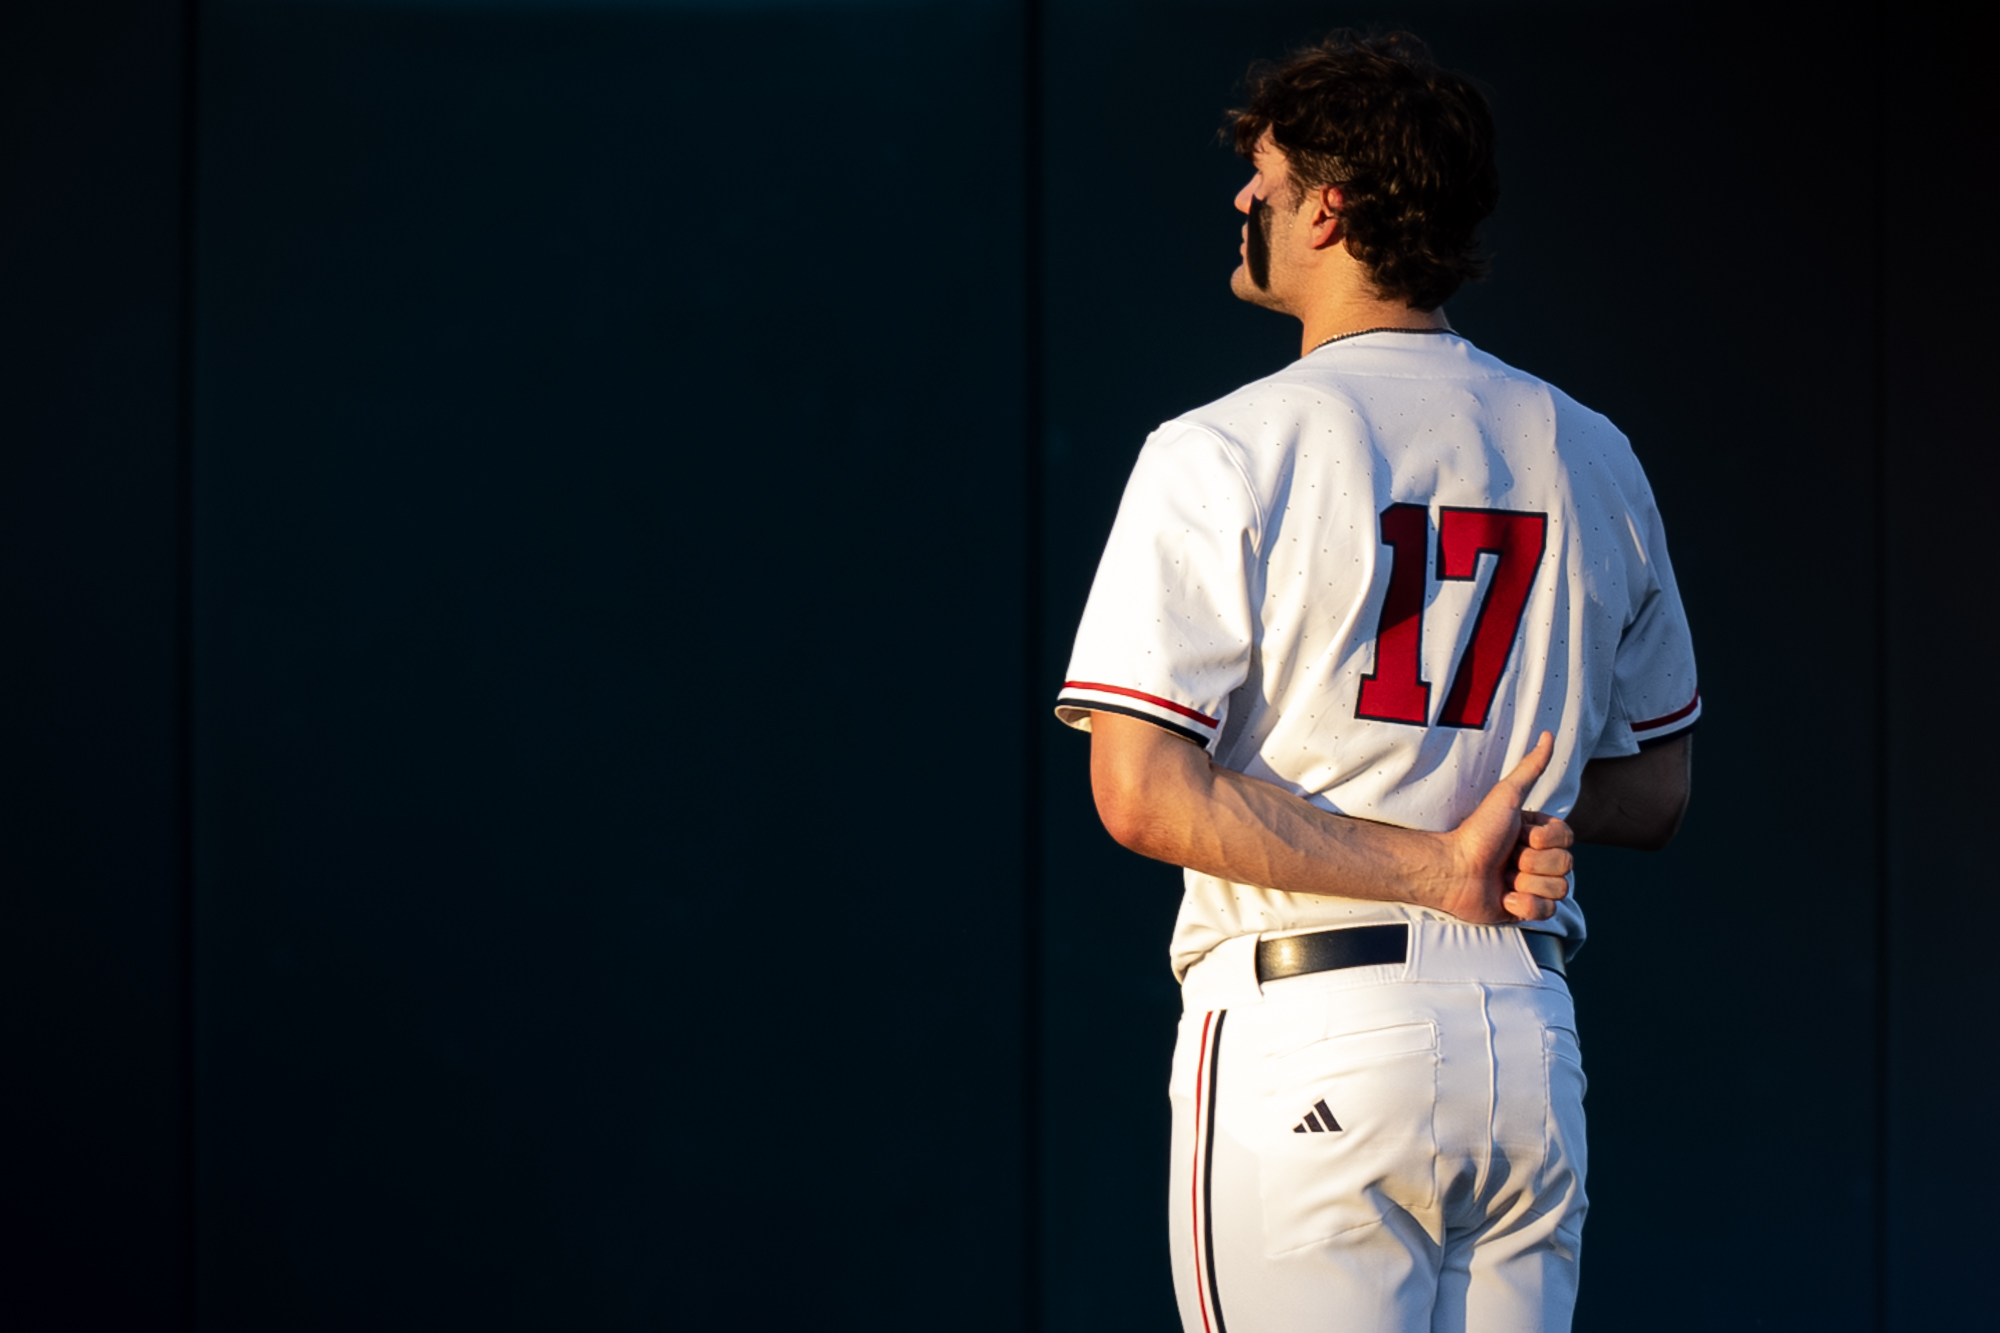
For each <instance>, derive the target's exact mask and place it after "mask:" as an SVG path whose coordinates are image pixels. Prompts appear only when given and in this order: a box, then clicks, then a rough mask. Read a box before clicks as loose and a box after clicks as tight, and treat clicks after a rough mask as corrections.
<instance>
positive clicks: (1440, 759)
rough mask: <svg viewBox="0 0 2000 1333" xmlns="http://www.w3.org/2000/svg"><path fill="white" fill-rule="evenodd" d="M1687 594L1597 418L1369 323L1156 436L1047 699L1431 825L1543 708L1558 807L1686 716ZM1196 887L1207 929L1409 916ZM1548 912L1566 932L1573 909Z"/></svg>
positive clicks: (1627, 467) (1445, 341)
mask: <svg viewBox="0 0 2000 1333" xmlns="http://www.w3.org/2000/svg"><path fill="white" fill-rule="evenodd" d="M1680 615H1681V612H1680V606H1679V599H1678V596H1677V595H1676V594H1675V592H1674V589H1673V579H1672V573H1671V570H1670V569H1669V567H1668V565H1667V561H1666V553H1665V545H1664V539H1663V537H1662V535H1661V530H1660V525H1659V519H1658V515H1657V513H1656V512H1655V509H1654V506H1653V500H1652V495H1651V491H1650V489H1649V488H1648V487H1647V485H1646V481H1645V476H1644V474H1643V472H1642V471H1641V469H1640V467H1639V465H1638V463H1637V460H1636V459H1635V458H1634V457H1633V455H1632V452H1631V449H1630V447H1629V446H1628V444H1627V443H1626V441H1625V439H1624V437H1623V436H1622V435H1621V434H1619V432H1618V431H1617V430H1616V429H1615V428H1614V427H1612V426H1611V424H1610V423H1609V422H1607V421H1606V420H1605V419H1604V418H1603V417H1601V416H1599V415H1598V414H1596V413H1594V412H1591V411H1589V410H1588V409H1586V408H1583V407H1581V406H1580V405H1578V404H1577V403H1575V402H1574V401H1573V400H1571V399H1569V398H1568V397H1567V396H1566V395H1564V394H1562V393H1560V392H1559V391H1556V390H1554V389H1552V388H1551V387H1550V386H1548V385H1546V384H1544V383H1543V382H1541V381H1540V380H1537V379H1535V378H1534V377H1532V376H1529V375H1526V374H1523V373H1522V372H1519V371H1517V370H1514V369H1513V368H1511V367H1509V366H1506V365H1505V364H1503V363H1501V362H1499V361H1497V360H1496V359H1494V358H1492V357H1489V356H1486V355H1485V354H1484V353H1481V352H1479V351H1478V350H1477V349H1476V348H1474V347H1473V346H1472V345H1471V344H1470V343H1468V342H1467V341H1465V340H1464V339H1463V338H1460V337H1458V336H1457V335H1455V334H1450V333H1438V334H1425V333H1413V332H1377V333H1369V334H1363V335H1358V336H1355V337H1352V338H1348V339H1343V340H1340V341H1337V342H1335V343H1332V344H1330V345H1327V346H1325V347H1322V348H1320V349H1318V350H1316V351H1314V352H1313V353H1312V354H1310V355H1308V356H1306V357H1304V358H1302V359H1301V360H1299V361H1298V362H1296V363H1294V364H1293V365H1291V366H1289V367H1287V368H1286V369H1285V370H1283V371H1281V372H1279V373H1278V374H1276V375H1273V376H1270V377H1268V378H1266V379H1264V380H1260V381H1258V382H1256V383H1254V384H1251V385H1248V386H1246V387H1245V388H1243V389H1241V390H1239V391H1237V392H1236V393H1233V394H1231V395H1229V396H1228V397H1225V398H1223V399H1221V400H1219V401H1217V402H1215V403H1213V404H1210V405H1209V406H1207V407H1204V408H1201V409H1198V410H1196V411H1193V412H1190V413H1187V414H1185V415H1184V416H1182V417H1180V418H1178V419H1176V420H1175V421H1172V422H1168V423H1166V424H1165V425H1164V426H1162V427H1161V428H1160V429H1159V430H1158V431H1156V432H1155V433H1154V435H1153V436H1152V438H1151V439H1149V441H1148V442H1147V445H1146V448H1145V450H1144V451H1143V452H1142V454H1141V457H1140V460H1139V462H1138V464H1137V466H1136V467H1135V469H1134V472H1133V477H1132V481H1131V483H1130V485H1129V486H1128V489H1127V493H1126V496H1125V500H1124V502H1123V504H1122V505H1121V508H1120V513H1119V518H1118V522H1117V525H1116V527H1115V528H1114V531H1113V535H1112V538H1111V542H1110V545H1109V546H1108V547H1107V551H1106V556H1105V561H1104V565H1103V567H1102V568H1101V570H1100V573H1099V577H1098V582H1097V585H1096V586H1095V587H1094V588H1093V590H1092V594H1091V603H1090V606H1089V608H1088V609H1087V610H1086V613H1085V616H1084V621H1083V627H1082V629H1081V631H1080V632H1079V635H1078V640H1077V647H1076V656H1075V658H1074V659H1073V661H1072V667H1071V671H1070V673H1069V675H1070V684H1069V685H1067V686H1066V687H1065V690H1064V695H1063V703H1064V704H1065V705H1069V706H1070V707H1072V708H1080V707H1083V706H1088V707H1090V708H1102V707H1105V706H1111V707H1115V708H1118V709H1119V710H1120V711H1132V712H1139V713H1141V715H1148V714H1149V713H1150V717H1149V720H1153V721H1161V722H1164V723H1166V724H1168V725H1174V726H1175V727H1176V729H1179V730H1183V731H1184V732H1186V733H1187V734H1189V735H1190V736H1191V738H1193V739H1197V740H1200V741H1202V742H1203V743H1204V744H1207V745H1209V746H1210V747H1211V749H1212V752H1213V753H1214V756H1215V759H1216V762H1217V763H1219V764H1221V765H1223V766H1224V767H1227V768H1231V769H1235V770H1237V771H1239V772H1243V773H1247V774H1250V775H1252V776H1255V777H1259V778H1263V779H1265V780H1267V781H1271V782H1275V783H1278V784H1279V785H1281V786H1284V787H1287V788H1289V789H1290V790H1292V791H1295V792H1297V793H1298V794H1300V795H1302V796H1304V797H1306V798H1307V799H1309V800H1312V801H1313V802H1314V803H1316V804H1318V805H1320V806H1322V807H1323V808H1326V809H1329V810H1333V811H1336V812H1338V813H1342V814H1349V815H1356V816H1360V817H1364V818H1369V819H1376V820H1381V821H1384V822H1388V823H1394V824H1400V825H1404V826H1408V827H1418V828H1428V829H1434V830H1441V829H1446V828H1450V827H1452V826H1454V825H1455V824H1457V823H1458V822H1459V820H1461V819H1462V818H1463V817H1464V816H1465V815H1466V814H1467V813H1469V812H1470V810H1471V808H1472V807H1473V805H1475V804H1476V803H1477V801H1478V799H1479V797H1480V796H1481V795H1482V794H1483V793H1484V792H1485V791H1486V790H1487V789H1488V788H1489V787H1490V786H1491V785H1492V783H1493V782H1494V781H1495V780H1497V779H1498V777H1499V776H1500V775H1501V773H1503V772H1504V771H1505V769H1506V768H1507V767H1508V766H1509V765H1510V764H1511V763H1512V762H1513V761H1514V760H1515V759H1518V758H1519V757H1520V755H1521V754H1523V753H1525V752H1526V750H1527V749H1529V748H1530V747H1531V746H1532V745H1533V743H1534V739H1535V737H1536V736H1538V735H1539V734H1540V733H1541V732H1542V731H1544V730H1547V731H1551V732H1553V733H1555V736H1556V756H1555V759H1554V761H1553V762H1552V763H1551V765H1550V767H1549V770H1548V772H1547V774H1546V775H1545V776H1544V778H1543V780H1542V782H1541V783H1540V784H1539V785H1538V786H1537V788H1536V790H1535V792H1534V793H1532V794H1531V797H1530V804H1531V805H1532V806H1533V807H1534V808H1538V809H1543V810H1547V811H1550V812H1552V813H1557V814H1563V813H1567V811H1568V810H1569V808H1570V806H1571V805H1572V804H1573V803H1574V800H1575V796H1576V791H1577V784H1578V781H1579V779H1580V776H1581V772H1582V768H1583V764H1584V762H1585V761H1587V760H1588V759H1589V758H1591V757H1593V756H1596V755H1604V754H1618V753H1630V752H1632V750H1633V749H1634V748H1635V734H1636V733H1635V723H1636V724H1641V725H1643V724H1647V723H1657V722H1660V720H1661V719H1666V722H1665V724H1663V725H1667V726H1668V727H1669V728H1670V729H1677V727H1678V726H1679V725H1682V724H1685V723H1687V722H1691V721H1692V720H1693V717H1694V715H1695V708H1696V705H1695V704H1694V694H1695V682H1694V668H1693V662H1692V659H1691V657H1688V656H1687V654H1686V652H1685V649H1684V644H1685V634H1684V632H1678V633H1677V632H1675V631H1676V628H1677V626H1678V621H1679V617H1680ZM1093 686H1096V687H1101V688H1098V689H1093V688H1091V687H1093ZM1071 716H1072V717H1074V716H1075V714H1074V713H1072V714H1071ZM1663 734H1664V733H1663ZM1189 885H1190V890H1191V892H1190V907H1191V908H1192V907H1194V906H1195V901H1194V900H1195V899H1197V898H1201V899H1204V900H1207V901H1208V902H1209V903H1210V905H1211V907H1212V909H1213V910H1209V911H1204V912H1203V913H1201V915H1204V916H1208V917H1214V918H1216V919H1214V920H1212V921H1211V922H1209V924H1208V926H1207V927H1204V928H1203V929H1200V930H1198V931H1196V932H1195V933H1196V935H1198V936H1210V932H1211V930H1216V931H1221V932H1222V933H1223V934H1236V933H1246V932H1254V931H1268V930H1272V929H1281V928H1287V927H1290V926H1305V925H1315V924H1327V923H1330V922H1334V921H1352V920H1355V919H1378V918H1382V917H1383V916H1384V914H1385V913H1387V914H1388V915H1390V916H1393V915H1395V914H1397V913H1407V912H1410V911H1414V910H1415V909H1411V908H1407V907H1401V906H1398V905H1393V904H1359V903H1349V902H1348V900H1341V899H1304V898H1301V897H1300V896H1297V895H1289V894H1279V893H1274V892H1271V891H1266V890H1259V889H1250V888H1247V887H1246V886H1240V885H1226V884H1223V883H1221V882H1219V881H1208V880H1207V877H1205V876H1199V875H1193V874H1190V877H1189ZM1193 924H1195V923H1191V922H1189V921H1187V920H1186V919H1185V916H1184V921H1183V927H1184V929H1183V934H1184V935H1185V934H1187V929H1186V928H1187V927H1189V926H1190V925H1193ZM1554 924H1555V925H1556V926H1557V928H1558V929H1562V930H1565V931H1566V932H1567V933H1571V934H1580V933H1581V928H1582V922H1581V918H1580V916H1578V915H1577V914H1576V912H1575V909H1574V908H1573V907H1570V906H1568V905H1566V909H1565V912H1564V914H1563V915H1562V916H1561V917H1559V918H1558V921H1557V922H1556V923H1554ZM1210 942H1211V943H1212V942H1213V939H1212V937H1211V938H1210ZM1197 944H1198V940H1197V939H1193V938H1190V939H1185V940H1183V939H1179V938H1177V940H1176V955H1177V959H1181V956H1182V955H1183V954H1185V953H1186V951H1187V950H1188V949H1190V948H1194V947H1195V946H1196V945H1197ZM1195 956H1199V954H1198V952H1197V953H1196V954H1195ZM1182 961H1191V959H1182Z"/></svg>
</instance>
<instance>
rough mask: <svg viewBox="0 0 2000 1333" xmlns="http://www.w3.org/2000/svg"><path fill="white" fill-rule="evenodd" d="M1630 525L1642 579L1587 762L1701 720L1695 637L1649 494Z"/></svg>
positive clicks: (1628, 750)
mask: <svg viewBox="0 0 2000 1333" xmlns="http://www.w3.org/2000/svg"><path fill="white" fill-rule="evenodd" d="M1629 519H1630V522H1631V525H1632V532H1633V535H1634V536H1635V537H1636V538H1637V539H1638V549H1639V557H1640V568H1642V569H1643V570H1644V571H1645V577H1644V581H1643V583H1642V585H1641V592H1640V595H1639V597H1638V598H1637V601H1636V609H1635V611H1634V614H1633V616H1632V619H1631V621H1630V622H1629V623H1628V624H1627V625H1626V626H1625V632H1624V634H1623V635H1622V636H1621V637H1620V639H1619V641H1618V657H1617V659H1616V663H1615V665H1614V667H1613V673H1612V675H1613V679H1612V695H1611V709H1610V715H1609V716H1608V718H1607V719H1606V721H1605V726H1604V731H1603V733H1602V735H1600V736H1599V738H1598V742H1597V746H1596V748H1594V749H1593V750H1592V751H1591V754H1590V757H1591V758H1592V759H1608V758H1614V757H1617V756H1620V755H1630V754H1637V753H1638V752H1639V747H1640V746H1642V745H1645V744H1648V743H1650V742H1652V741H1658V740H1665V739H1666V738H1667V737H1669V736H1674V735H1678V734H1680V733H1681V732H1684V731H1687V730H1689V729H1690V728H1692V727H1693V726H1694V724H1695V723H1696V722H1698V721H1700V720H1701V690H1700V686H1699V684H1698V682H1697V680H1696V677H1695V667H1694V638H1693V636H1692V635H1691V634H1690V633H1689V632H1688V623H1687V612H1686V610H1685V609H1683V608H1682V606H1681V595H1680V590H1679V588H1678V587H1676V586H1675V584H1674V569H1673V564H1672V563H1671V562H1670V561H1669V560H1668V558H1667V534H1666V528H1665V526H1664V525H1663V524H1662V523H1661V521H1660V513H1659V510H1658V508H1657V507H1656V506H1655V505H1654V503H1653V497H1652V494H1651V492H1650V490H1648V491H1646V492H1645V493H1644V495H1643V497H1642V502H1641V503H1639V504H1636V505H1634V506H1633V507H1632V510H1631V511H1630V514H1629Z"/></svg>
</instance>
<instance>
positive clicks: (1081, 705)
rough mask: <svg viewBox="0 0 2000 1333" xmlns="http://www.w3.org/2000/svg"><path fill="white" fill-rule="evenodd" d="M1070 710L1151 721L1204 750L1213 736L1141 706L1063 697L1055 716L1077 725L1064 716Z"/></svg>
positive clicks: (1162, 729) (1074, 721)
mask: <svg viewBox="0 0 2000 1333" xmlns="http://www.w3.org/2000/svg"><path fill="white" fill-rule="evenodd" d="M1072 710H1074V711H1077V712H1091V713H1116V714H1118V715H1119V716H1120V717H1130V718H1137V719H1138V720H1139V721H1141V722H1149V723H1151V724H1152V725H1153V726H1156V727H1158V728H1159V729H1160V730H1161V731H1170V732H1172V733H1173V734H1174V735H1176V736H1179V737H1180V738H1181V739H1182V740H1185V741H1193V742H1194V743H1195V744H1196V745H1199V746H1200V747H1201V748H1202V749H1204V750H1206V749H1207V748H1208V743H1209V742H1210V741H1211V740H1213V739H1214V737H1212V736H1209V735H1206V734H1204V733H1202V732H1199V731H1196V730H1195V729H1194V728H1193V727H1184V726H1182V725H1181V724H1180V723H1178V722H1169V721H1168V720H1167V719H1166V718H1163V717H1161V716H1160V715H1159V714H1158V713H1148V712H1147V711H1145V710H1144V709H1142V708H1127V707H1125V706H1124V705H1123V704H1107V703H1101V702H1085V701H1082V700H1077V699H1065V700H1064V701H1063V703H1062V705H1061V706H1060V707H1058V708H1057V709H1056V716H1058V717H1061V718H1062V719H1063V721H1065V722H1068V723H1069V724H1070V725H1071V726H1075V725H1077V723H1076V720H1075V719H1072V718H1070V717H1067V716H1065V714H1067V713H1069V712H1071V711H1072Z"/></svg>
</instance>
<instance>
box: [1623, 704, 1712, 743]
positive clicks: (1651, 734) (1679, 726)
mask: <svg viewBox="0 0 2000 1333" xmlns="http://www.w3.org/2000/svg"><path fill="white" fill-rule="evenodd" d="M1700 717H1702V693H1700V691H1694V699H1690V701H1688V707H1684V709H1674V711H1672V713H1668V715H1666V717H1656V719H1648V721H1644V723H1632V739H1634V741H1640V743H1642V745H1644V743H1646V741H1664V739H1666V737H1672V735H1674V733H1680V731H1686V729H1690V727H1694V725H1696V723H1698V721H1700Z"/></svg>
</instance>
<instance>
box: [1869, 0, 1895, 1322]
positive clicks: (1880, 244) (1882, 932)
mask: <svg viewBox="0 0 2000 1333" xmlns="http://www.w3.org/2000/svg"><path fill="white" fill-rule="evenodd" d="M1885 8H1886V7H1885V5H1884V4H1883V0H1875V3H1874V5H1873V14H1872V16H1871V17H1872V18H1873V20H1874V25H1873V26H1874V29H1875V42H1874V48H1875V53H1874V61H1875V71H1874V73H1875V105H1874V108H1873V109H1874V120H1875V142H1874V159H1875V161H1874V180H1873V182H1872V184H1873V187H1874V188H1873V194H1874V198H1873V200H1872V201H1871V202H1872V207H1873V212H1874V238H1873V239H1874V252H1875V253H1874V261H1875V262H1874V267H1873V273H1872V275H1871V278H1872V281H1873V285H1874V291H1873V292H1872V293H1871V295H1872V297H1873V302H1872V303H1873V306H1874V310H1873V314H1874V320H1873V329H1872V334H1873V338H1872V347H1871V353H1872V360H1873V363H1874V364H1873V365H1872V366H1871V367H1870V369H1871V372H1872V374H1873V377H1874V381H1875V384H1874V389H1875V392H1874V394H1873V399H1874V404H1873V406H1874V413H1873V415H1874V420H1873V422H1872V423H1871V425H1872V428H1873V436H1874V438H1873V440H1872V442H1871V443H1872V445H1873V448H1874V454H1875V457H1874V460H1873V462H1874V473H1875V477H1874V480H1875V486H1874V491H1875V495H1874V507H1875V513H1874V516H1873V517H1874V520H1875V522H1874V528H1875V551H1874V556H1875V701H1874V702H1875V708H1874V713H1875V728H1874V730H1875V734H1874V736H1873V738H1872V740H1873V749H1874V752H1875V753H1874V760H1875V762H1874V770H1875V803H1874V804H1875V808H1874V810H1873V812H1872V813H1873V815H1874V823H1875V865H1874V871H1875V956H1874V960H1873V961H1874V971H1875V976H1874V981H1875V1015H1874V1017H1875V1024H1874V1027H1875V1051H1874V1057H1875V1058H1874V1064H1875V1144H1874V1147H1875V1152H1874V1161H1873V1163H1872V1167H1873V1176H1874V1180H1873V1182H1872V1183H1873V1186H1874V1188H1873V1191H1872V1193H1873V1195H1874V1199H1873V1203H1874V1214H1875V1215H1874V1217H1873V1219H1872V1221H1873V1223H1874V1228H1873V1229H1874V1254H1873V1256H1872V1257H1873V1260H1874V1269H1875V1273H1874V1276H1875V1291H1874V1297H1875V1327H1876V1328H1877V1329H1878V1330H1882V1331H1883V1333H1886V1330H1887V1329H1888V1327H1889V1215H1890V1209H1889V1152H1890V1133H1889V1130H1890V1123H1889V1115H1890V1105H1891V1101H1892V1098H1891V1093H1890V1082H1889V1075H1890V1047H1891V1041H1892V1034H1891V1031H1890V1027H1889V1020H1890V1014H1891V998H1892V996H1891V991H1890V979H1891V976H1892V971H1891V969H1892V965H1893V961H1894V960H1893V957H1892V955H1891V953H1890V942H1891V940H1890V930H1891V921H1890V901H1889V867H1890V848H1889V812H1890V789H1889V741H1890V726H1889V704H1890V691H1889V614H1890V607H1889V603H1890V588H1889V514H1890V507H1889V406H1888V396H1889V365H1888V362H1889V355H1888V300H1889V281H1888V267H1889V214H1888V180H1887V171H1888V162H1887V145H1888V142H1889V86H1888V85H1889V56H1888V50H1889V44H1888V41H1887V37H1888V33H1887V24H1886V19H1887V15H1886V12H1885Z"/></svg>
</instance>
